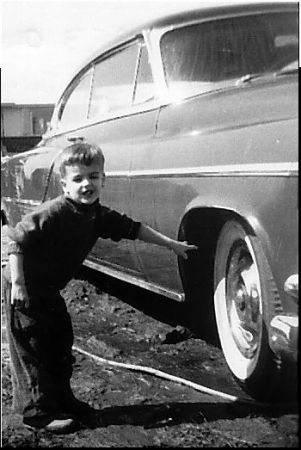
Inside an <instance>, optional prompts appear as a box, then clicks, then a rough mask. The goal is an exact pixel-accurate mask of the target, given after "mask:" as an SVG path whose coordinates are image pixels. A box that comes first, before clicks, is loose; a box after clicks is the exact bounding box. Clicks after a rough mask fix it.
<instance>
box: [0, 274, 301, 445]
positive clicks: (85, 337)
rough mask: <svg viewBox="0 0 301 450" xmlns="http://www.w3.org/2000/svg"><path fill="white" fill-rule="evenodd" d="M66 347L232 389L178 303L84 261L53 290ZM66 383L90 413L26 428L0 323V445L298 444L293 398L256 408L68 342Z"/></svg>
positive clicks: (212, 349) (219, 359)
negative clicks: (48, 427)
mask: <svg viewBox="0 0 301 450" xmlns="http://www.w3.org/2000/svg"><path fill="white" fill-rule="evenodd" d="M62 293H63V295H64V297H65V299H66V303H67V305H68V309H69V312H70V314H71V316H72V319H73V324H74V334H75V346H76V347H79V348H81V349H84V350H86V351H88V352H89V353H92V354H94V355H98V356H100V357H102V358H105V359H107V360H110V361H119V362H124V363H131V364H137V365H140V366H147V367H152V368H154V369H158V370H161V371H163V372H166V373H169V374H172V375H175V376H178V377H182V378H184V379H187V380H190V381H193V382H195V383H198V384H201V385H204V386H206V387H209V388H212V389H216V390H219V391H222V392H226V393H228V394H231V395H233V396H237V397H246V394H244V393H243V392H242V390H241V389H240V388H239V387H238V385H237V384H236V383H235V381H234V380H233V379H232V377H231V375H230V373H229V371H228V369H227V366H226V363H225V361H224V358H223V356H222V353H221V350H220V349H219V348H218V346H216V345H213V344H210V343H208V342H205V341H204V340H202V339H201V338H200V337H199V336H197V335H196V334H194V333H193V332H192V331H191V330H190V329H189V328H188V327H187V323H185V320H184V318H185V309H184V306H183V304H181V303H177V302H173V301H169V300H167V299H164V298H163V297H159V296H155V295H154V294H150V293H146V292H143V291H141V290H139V289H137V288H129V287H128V286H127V285H125V284H123V283H121V282H118V283H117V282H114V281H112V280H111V279H110V278H108V277H105V276H100V275H99V274H96V273H95V272H92V271H90V270H88V269H83V270H82V272H81V273H80V274H79V276H78V277H77V278H75V279H73V280H72V281H71V282H70V283H69V284H68V286H67V287H66V288H65V289H64V290H63V291H62ZM74 356H75V357H76V363H75V366H74V374H73V378H72V387H73V389H74V392H75V394H76V396H77V397H78V398H79V399H81V400H83V401H86V402H88V403H89V404H90V405H91V406H92V407H93V408H94V412H93V420H90V421H88V423H83V424H82V425H81V426H80V427H79V428H78V429H77V430H75V431H73V432H72V433H71V434H66V435H53V434H50V433H49V432H45V431H39V432H38V433H32V432H30V431H28V430H26V429H24V428H23V427H22V424H21V417H20V416H18V415H15V414H12V412H11V400H12V399H11V384H10V369H9V354H8V350H7V343H6V337H5V328H3V330H2V446H3V447H298V405H297V404H295V405H289V406H286V407H275V406H274V407H269V408H259V407H257V406H253V405H250V404H242V403H239V402H233V401H229V400H227V399H224V398H221V397H219V396H215V395H214V396H213V395H208V394H206V393H202V392H198V391H197V390H195V389H193V388H191V387H187V386H185V385H183V384H180V383H176V382H174V381H169V380H166V379H162V378H159V377H157V376H154V375H150V374H149V373H144V372H140V371H131V370H127V369H125V368H120V367H114V366H111V365H109V364H104V363H99V362H96V361H95V360H93V359H91V358H90V357H87V356H86V355H84V354H82V353H79V352H78V351H76V350H75V351H74Z"/></svg>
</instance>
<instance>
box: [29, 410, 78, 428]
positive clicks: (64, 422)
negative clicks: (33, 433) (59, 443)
mask: <svg viewBox="0 0 301 450" xmlns="http://www.w3.org/2000/svg"><path fill="white" fill-rule="evenodd" d="M23 423H24V425H25V426H26V427H27V428H29V429H31V430H37V429H43V430H47V431H51V432H52V433H68V432H71V431H73V430H74V429H75V428H76V425H77V423H76V421H75V420H74V419H73V418H72V417H70V416H69V415H67V414H57V415H56V416H54V417H46V416H44V417H24V419H23Z"/></svg>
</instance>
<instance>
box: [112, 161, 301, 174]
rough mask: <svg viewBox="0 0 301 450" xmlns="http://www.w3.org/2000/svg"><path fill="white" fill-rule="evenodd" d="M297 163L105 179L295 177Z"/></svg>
mask: <svg viewBox="0 0 301 450" xmlns="http://www.w3.org/2000/svg"><path fill="white" fill-rule="evenodd" d="M297 176H298V163H297V162H278V163H258V164H229V165H217V166H200V167H176V168H166V169H152V170H132V171H112V172H110V171H108V172H106V177H107V178H175V177H187V178H188V177H297Z"/></svg>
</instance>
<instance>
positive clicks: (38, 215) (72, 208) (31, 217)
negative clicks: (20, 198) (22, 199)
mask: <svg viewBox="0 0 301 450" xmlns="http://www.w3.org/2000/svg"><path fill="white" fill-rule="evenodd" d="M139 228H140V222H135V221H133V220H132V219H131V218H129V217H127V216H126V215H125V214H120V213H118V212H117V211H114V210H112V209H110V208H108V207H106V206H102V205H100V204H99V202H98V201H96V202H95V203H93V204H92V205H81V204H77V203H75V202H74V201H72V200H71V199H69V198H66V197H65V196H64V195H61V196H59V197H57V198H55V199H53V200H50V201H48V202H45V203H43V204H42V205H40V206H39V207H38V208H36V209H35V211H34V212H32V213H30V214H27V215H25V216H24V217H23V219H22V220H21V221H20V222H19V223H18V224H17V225H16V227H15V228H11V229H10V230H9V232H8V235H9V238H10V239H11V240H12V242H11V244H10V245H9V251H8V253H13V252H16V251H17V252H18V251H19V252H20V253H23V258H24V259H23V261H24V262H23V270H24V276H25V281H26V284H27V285H28V286H32V287H34V286H35V285H39V286H41V287H45V288H46V287H47V286H49V287H52V288H54V289H63V288H64V287H65V285H66V284H67V283H68V282H69V281H70V279H71V278H72V277H73V276H74V275H75V273H76V272H77V271H78V269H79V268H80V266H81V264H82V262H83V261H84V259H85V258H86V256H87V254H88V253H89V251H90V250H91V249H92V247H93V245H94V244H95V242H96V241H97V239H98V238H99V237H101V238H104V239H107V238H110V239H112V240H113V241H119V240H121V239H132V240H133V239H136V238H137V236H138V232H139Z"/></svg>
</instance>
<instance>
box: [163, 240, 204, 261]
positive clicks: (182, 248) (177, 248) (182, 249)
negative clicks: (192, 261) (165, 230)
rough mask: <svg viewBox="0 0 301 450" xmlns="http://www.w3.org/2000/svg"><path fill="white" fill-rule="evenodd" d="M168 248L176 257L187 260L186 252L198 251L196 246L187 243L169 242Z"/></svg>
mask: <svg viewBox="0 0 301 450" xmlns="http://www.w3.org/2000/svg"><path fill="white" fill-rule="evenodd" d="M169 248H170V249H171V250H173V251H174V252H175V254H176V255H178V256H182V258H184V259H187V258H188V255H187V253H186V252H188V251H190V250H197V249H198V247H197V246H196V245H192V244H188V243H187V241H174V240H170V242H169Z"/></svg>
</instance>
